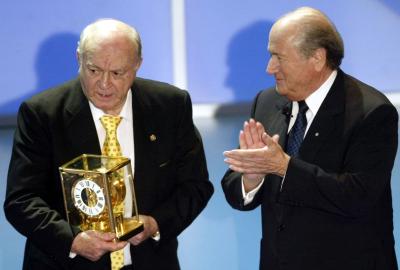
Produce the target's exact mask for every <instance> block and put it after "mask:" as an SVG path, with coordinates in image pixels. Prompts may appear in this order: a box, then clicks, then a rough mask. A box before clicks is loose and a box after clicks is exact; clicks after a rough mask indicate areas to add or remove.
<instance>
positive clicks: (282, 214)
mask: <svg viewBox="0 0 400 270" xmlns="http://www.w3.org/2000/svg"><path fill="white" fill-rule="evenodd" d="M290 106H291V102H290V101H288V100H287V99H286V98H284V97H282V96H279V95H278V94H277V92H276V91H274V90H272V89H271V90H268V91H263V92H260V93H259V94H258V96H257V98H256V99H255V101H254V104H253V109H252V115H251V116H252V117H254V118H255V119H256V120H257V121H260V122H261V123H262V124H263V125H264V127H265V128H266V130H267V132H268V133H269V134H271V135H273V134H279V135H280V144H281V146H282V147H283V148H284V146H285V141H286V133H287V129H288V121H289V119H288V116H290V112H291V107H290ZM397 125H398V114H397V111H396V108H395V107H394V106H393V105H392V104H391V103H390V102H389V101H388V100H387V98H386V97H385V96H383V95H382V94H381V93H379V92H378V91H376V90H375V89H373V88H372V87H370V86H368V85H366V84H364V83H362V82H360V81H358V80H356V79H354V78H352V77H350V76H348V75H346V74H344V73H343V72H342V71H340V70H339V71H338V76H337V78H336V80H335V82H334V84H333V86H332V88H331V89H330V91H329V93H328V95H327V97H326V98H325V100H324V101H323V103H322V105H321V107H320V109H319V111H318V113H317V115H316V116H315V118H314V121H313V122H312V124H311V126H310V128H309V130H308V132H307V134H306V137H305V139H304V141H303V143H302V145H301V148H300V152H299V158H291V159H290V162H289V166H288V169H287V172H286V176H285V180H284V183H283V187H282V190H281V191H280V185H281V180H282V179H281V178H280V177H277V176H276V175H267V176H266V178H265V181H264V184H263V186H262V187H261V189H260V191H259V192H258V193H257V195H256V196H255V198H254V200H253V201H252V203H250V204H249V205H246V206H244V204H243V198H242V194H241V181H240V177H241V175H240V174H238V173H236V172H232V171H230V170H228V171H227V173H226V174H225V176H224V178H223V180H222V186H223V189H224V192H225V196H226V199H227V201H228V202H229V203H230V205H231V206H232V207H234V208H236V209H239V210H252V209H254V208H256V207H257V206H259V205H261V208H262V211H261V212H262V232H263V238H262V241H261V254H260V257H261V258H260V269H265V270H267V269H268V270H276V269H280V270H281V269H290V270H292V269H296V270H303V269H304V270H314V269H315V270H322V269H323V270H329V269H332V270H339V269H340V270H347V269H349V270H368V269H378V270H380V269H382V270H393V269H397V263H396V256H395V253H394V240H393V217H392V198H391V188H390V178H391V170H392V167H393V163H394V159H395V154H396V150H397Z"/></svg>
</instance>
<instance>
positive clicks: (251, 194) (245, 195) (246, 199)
mask: <svg viewBox="0 0 400 270" xmlns="http://www.w3.org/2000/svg"><path fill="white" fill-rule="evenodd" d="M263 183H264V178H263V179H262V180H261V182H260V184H258V186H256V187H255V188H254V189H252V190H250V191H249V192H247V193H246V191H245V190H244V184H243V176H242V195H243V200H244V202H243V204H244V205H248V204H249V203H251V202H252V201H253V199H254V196H256V194H257V192H258V190H259V189H260V188H261V186H262V184H263Z"/></svg>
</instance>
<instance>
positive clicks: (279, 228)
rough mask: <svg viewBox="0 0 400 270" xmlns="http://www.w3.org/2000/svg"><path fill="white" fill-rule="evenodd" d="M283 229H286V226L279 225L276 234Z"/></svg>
mask: <svg viewBox="0 0 400 270" xmlns="http://www.w3.org/2000/svg"><path fill="white" fill-rule="evenodd" d="M285 228H286V225H285V224H281V225H279V227H278V232H281V231H283V230H284V229H285Z"/></svg>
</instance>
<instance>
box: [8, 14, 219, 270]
mask: <svg viewBox="0 0 400 270" xmlns="http://www.w3.org/2000/svg"><path fill="white" fill-rule="evenodd" d="M77 56H78V60H79V79H75V80H72V81H70V82H67V83H65V84H63V85H61V86H59V87H56V88H54V89H50V90H48V91H45V92H43V93H41V94H39V95H37V96H35V97H33V98H32V99H30V100H28V101H26V102H24V103H23V104H22V105H21V107H20V110H19V114H18V127H17V130H16V133H15V138H14V147H13V152H12V157H11V162H10V167H9V173H8V183H7V194H6V200H5V203H4V210H5V213H6V217H7V219H8V220H9V222H10V223H11V224H12V225H13V226H14V227H15V228H16V229H17V230H18V231H19V232H20V233H22V234H23V235H25V236H26V237H27V243H26V249H25V257H24V264H23V268H24V269H110V268H111V265H112V269H120V268H121V267H123V269H135V270H141V269H171V270H173V269H174V270H175V269H179V263H178V258H177V246H178V242H177V236H178V235H179V234H180V233H181V232H182V231H183V230H184V229H185V228H186V227H187V226H189V225H190V223H191V222H192V221H193V220H194V219H195V218H196V217H197V216H198V215H199V213H200V212H201V211H202V209H203V208H204V207H205V206H206V204H207V202H208V200H209V198H210V197H211V195H212V193H213V187H212V184H211V183H210V181H209V180H208V172H207V168H206V161H205V156H204V150H203V145H202V142H201V138H200V135H199V133H198V132H197V129H196V128H195V126H194V124H193V121H192V114H191V113H192V107H191V101H190V97H189V95H188V93H187V92H186V91H183V90H180V89H178V88H176V87H173V86H171V85H168V84H166V83H161V82H156V81H151V80H146V79H141V78H136V72H137V71H138V69H139V67H140V65H141V63H142V56H141V41H140V37H139V35H138V33H137V32H136V30H135V29H133V28H132V27H130V26H129V25H127V24H125V23H123V22H120V21H117V20H112V19H104V20H99V21H96V22H94V23H92V24H90V25H88V26H87V27H86V28H85V29H84V30H83V32H82V34H81V37H80V42H79V46H78V49H77ZM107 117H108V118H107ZM103 118H107V119H114V120H115V119H116V120H117V124H116V126H117V129H116V131H115V132H116V134H117V141H118V142H119V151H120V152H121V154H122V155H124V156H127V157H129V158H130V159H131V161H132V167H133V169H134V175H135V176H134V177H135V188H136V197H137V204H138V209H139V211H140V213H141V220H142V221H143V223H144V230H143V232H141V233H139V234H137V235H136V236H133V237H132V238H131V239H129V240H127V241H126V242H125V241H120V242H118V241H114V240H115V239H114V237H115V235H113V234H112V233H100V232H95V231H80V230H79V229H78V228H75V227H74V226H70V225H69V224H68V223H67V221H66V213H65V210H64V203H63V196H62V190H61V181H60V176H59V173H58V167H59V166H60V165H62V164H64V163H65V162H67V161H69V160H71V159H72V158H74V157H76V156H78V155H80V154H82V153H89V154H101V153H102V148H103V154H104V149H105V147H106V142H105V141H107V136H108V131H106V125H105V124H104V121H103ZM126 211H128V210H126ZM125 214H128V215H129V213H125ZM118 250H120V254H119V255H121V254H122V255H121V256H122V258H120V261H119V262H118V261H116V260H114V259H112V258H110V252H115V251H118ZM121 250H122V252H121ZM113 254H114V253H113Z"/></svg>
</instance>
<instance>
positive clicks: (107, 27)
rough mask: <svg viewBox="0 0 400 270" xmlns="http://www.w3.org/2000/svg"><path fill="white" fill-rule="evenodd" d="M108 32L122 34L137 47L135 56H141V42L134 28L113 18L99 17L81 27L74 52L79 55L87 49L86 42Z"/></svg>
mask: <svg viewBox="0 0 400 270" xmlns="http://www.w3.org/2000/svg"><path fill="white" fill-rule="evenodd" d="M110 32H119V33H122V34H124V35H125V36H126V37H127V38H128V39H129V40H130V41H132V44H133V45H134V46H135V47H136V49H137V56H138V57H139V59H141V58H142V42H141V39H140V35H139V33H138V32H137V31H136V29H135V28H134V27H132V26H130V25H128V24H126V23H124V22H121V21H118V20H114V19H99V20H97V21H95V22H93V23H91V24H89V25H88V26H86V27H85V29H83V31H82V33H81V35H80V39H79V42H78V47H77V49H76V52H77V53H78V54H79V56H80V57H81V56H82V55H83V54H84V53H85V52H86V49H87V43H88V42H89V41H91V40H92V39H95V38H96V37H99V36H104V37H105V36H106V35H107V34H109V33H110Z"/></svg>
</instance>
